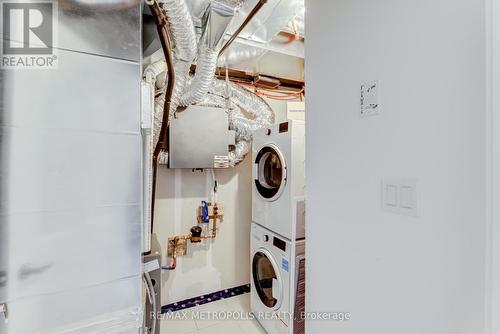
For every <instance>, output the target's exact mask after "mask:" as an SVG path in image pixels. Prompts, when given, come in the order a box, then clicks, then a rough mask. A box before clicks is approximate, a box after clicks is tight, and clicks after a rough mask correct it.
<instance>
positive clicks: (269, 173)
mask: <svg viewBox="0 0 500 334" xmlns="http://www.w3.org/2000/svg"><path fill="white" fill-rule="evenodd" d="M255 165H256V166H255V168H256V172H255V174H256V175H254V178H255V186H256V187H257V191H258V192H259V194H260V196H262V198H264V199H265V200H268V201H274V200H276V199H277V198H278V197H279V196H280V195H281V193H282V192H283V189H285V186H286V162H285V159H284V158H283V155H282V154H281V152H280V151H279V150H278V148H277V147H276V146H274V145H268V146H265V147H263V148H262V149H261V150H260V151H259V154H257V156H256V158H255Z"/></svg>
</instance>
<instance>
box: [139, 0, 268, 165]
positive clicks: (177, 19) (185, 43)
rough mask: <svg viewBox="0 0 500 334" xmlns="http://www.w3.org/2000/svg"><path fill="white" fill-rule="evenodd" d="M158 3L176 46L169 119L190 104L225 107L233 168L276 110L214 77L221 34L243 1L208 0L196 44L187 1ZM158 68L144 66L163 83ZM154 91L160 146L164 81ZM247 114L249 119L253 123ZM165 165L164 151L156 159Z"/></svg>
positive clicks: (156, 135) (155, 130)
mask: <svg viewBox="0 0 500 334" xmlns="http://www.w3.org/2000/svg"><path fill="white" fill-rule="evenodd" d="M157 1H158V3H159V4H160V5H161V8H162V9H163V11H164V13H165V16H166V17H167V19H168V21H169V28H170V30H171V35H172V39H173V44H174V50H173V54H174V64H173V65H174V69H175V85H174V91H173V95H172V101H171V108H170V112H169V117H170V118H172V117H173V115H174V113H175V111H176V110H177V108H178V107H179V106H188V105H191V104H199V105H202V106H217V107H222V108H226V109H228V110H229V113H228V114H229V123H230V125H229V126H230V129H231V130H235V132H236V147H235V150H234V151H232V152H231V153H230V155H229V160H230V165H231V166H235V165H236V164H238V163H239V162H241V161H242V160H243V158H244V157H245V155H246V154H247V153H248V151H249V149H250V142H251V139H252V132H253V131H255V130H257V129H259V128H261V127H264V126H267V125H269V124H272V123H273V122H274V112H273V110H272V109H271V108H270V107H269V105H268V104H267V103H266V102H265V101H264V100H263V99H262V98H260V97H259V96H257V95H255V94H253V93H252V92H250V91H248V90H246V89H244V88H242V87H240V86H239V85H237V84H234V83H231V82H227V83H226V82H225V81H223V80H216V79H215V69H216V66H217V60H218V55H219V51H220V49H221V47H222V45H223V43H224V36H225V35H226V33H227V30H228V27H229V26H230V25H231V23H232V22H233V17H234V15H235V12H236V10H237V9H238V8H239V6H241V2H240V1H235V0H214V1H210V2H209V3H208V4H207V5H206V8H205V11H204V15H203V17H202V19H201V22H202V30H201V31H202V35H201V38H200V39H199V41H198V42H197V41H196V34H195V30H194V24H193V19H192V17H191V14H190V13H189V10H188V7H187V5H186V0H157ZM195 59H196V63H197V70H196V73H195V75H194V76H193V77H190V76H189V69H190V66H191V64H192V63H193V61H194V60H195ZM159 69H163V64H153V65H151V67H150V68H148V70H147V72H148V73H150V76H151V77H155V78H152V79H153V81H155V80H156V79H158V80H164V79H163V76H161V75H160V74H161V73H158V71H159ZM152 84H154V82H153V83H152ZM157 87H163V88H162V89H161V91H160V95H159V96H158V97H157V98H156V99H155V108H154V118H153V140H152V146H153V147H154V145H156V143H157V142H158V138H159V132H160V129H161V125H162V119H163V107H164V104H165V83H164V82H161V83H159V84H158V85H157ZM243 110H244V111H245V112H243ZM246 115H250V116H251V119H249V118H248V117H247V116H246ZM167 162H168V153H167V152H162V153H161V154H160V155H159V156H158V163H159V164H166V163H167Z"/></svg>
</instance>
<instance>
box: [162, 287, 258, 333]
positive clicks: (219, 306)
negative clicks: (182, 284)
mask: <svg viewBox="0 0 500 334" xmlns="http://www.w3.org/2000/svg"><path fill="white" fill-rule="evenodd" d="M249 310H250V294H249V293H246V294H243V295H239V296H236V297H231V298H228V299H224V300H219V301H216V302H213V303H208V304H205V305H201V306H197V307H193V308H190V309H188V310H186V311H184V312H185V315H186V316H187V318H188V319H181V316H180V315H178V316H177V317H176V316H175V313H174V314H172V315H171V317H172V318H171V319H162V320H161V323H160V329H161V330H160V334H187V333H193V334H194V333H200V334H266V332H265V331H264V330H263V329H262V327H261V326H260V325H259V323H258V322H257V320H252V319H243V320H220V319H217V320H215V319H193V318H196V317H193V316H192V313H191V312H200V313H198V314H208V313H212V312H217V313H219V312H242V313H243V314H246V313H247V312H249ZM179 312H182V311H179Z"/></svg>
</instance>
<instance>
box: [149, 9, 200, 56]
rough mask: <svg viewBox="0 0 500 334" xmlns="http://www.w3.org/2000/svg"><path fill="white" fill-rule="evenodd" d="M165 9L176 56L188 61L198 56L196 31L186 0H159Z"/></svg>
mask: <svg viewBox="0 0 500 334" xmlns="http://www.w3.org/2000/svg"><path fill="white" fill-rule="evenodd" d="M158 3H159V4H160V6H161V7H162V9H163V10H164V11H165V14H166V15H167V18H168V22H169V24H170V31H171V32H172V38H173V41H174V47H175V48H174V57H175V58H176V59H178V60H183V61H187V62H191V61H193V59H194V58H195V57H196V48H197V43H196V33H195V30H194V24H193V19H192V18H191V14H190V13H189V10H188V7H187V5H186V1H185V0H158Z"/></svg>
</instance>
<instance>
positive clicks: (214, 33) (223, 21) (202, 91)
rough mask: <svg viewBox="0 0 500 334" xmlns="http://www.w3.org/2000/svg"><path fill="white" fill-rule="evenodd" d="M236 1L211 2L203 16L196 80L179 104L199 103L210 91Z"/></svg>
mask: <svg viewBox="0 0 500 334" xmlns="http://www.w3.org/2000/svg"><path fill="white" fill-rule="evenodd" d="M237 5H238V3H236V2H228V1H226V2H224V1H214V2H211V3H210V4H209V5H208V7H207V9H206V12H205V15H204V16H203V18H202V24H203V33H202V36H201V39H200V43H199V45H198V50H199V56H198V61H197V66H196V74H195V76H194V80H192V81H191V83H190V84H189V85H188V86H187V87H186V90H185V91H184V93H183V94H182V97H181V98H180V100H179V105H180V106H183V107H187V106H188V105H190V104H196V103H199V102H200V101H201V100H202V99H203V97H204V96H205V95H206V94H207V92H208V87H209V85H210V83H211V81H212V79H213V77H214V73H215V69H216V68H217V58H218V56H219V51H220V49H221V47H222V43H223V41H224V36H225V34H226V30H227V28H228V27H229V24H230V23H231V21H232V19H233V17H234V13H235V10H236V6H237Z"/></svg>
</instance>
